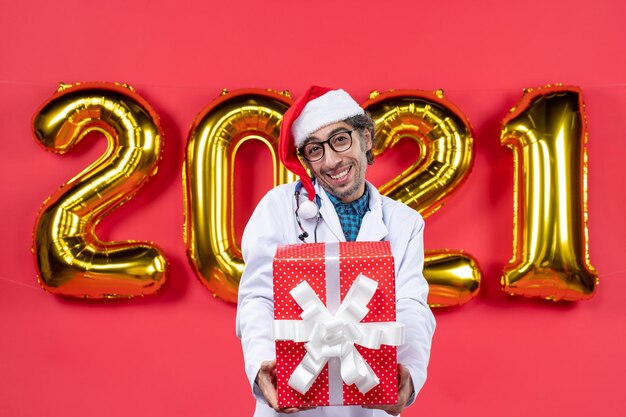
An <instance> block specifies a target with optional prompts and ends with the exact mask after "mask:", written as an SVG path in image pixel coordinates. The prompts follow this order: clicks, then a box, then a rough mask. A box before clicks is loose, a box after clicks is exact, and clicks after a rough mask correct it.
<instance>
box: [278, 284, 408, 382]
mask: <svg viewBox="0 0 626 417" xmlns="http://www.w3.org/2000/svg"><path fill="white" fill-rule="evenodd" d="M377 287H378V282H376V281H374V280H373V279H370V278H368V277H366V276H365V275H363V274H360V275H359V276H358V277H357V278H356V280H355V281H354V283H353V284H352V286H351V287H350V289H349V290H348V293H347V294H346V297H345V298H344V300H343V302H342V303H341V305H340V306H339V309H338V310H337V312H336V313H335V314H334V315H333V314H332V313H330V312H329V311H328V309H327V308H326V306H325V305H324V303H322V301H321V300H320V299H319V297H318V296H317V294H316V293H315V291H313V288H311V286H310V285H309V283H308V282H306V281H303V282H301V283H300V284H298V285H297V286H296V287H295V288H294V289H293V290H291V291H290V294H291V296H292V297H293V298H294V299H295V300H296V302H297V303H298V305H299V306H300V307H302V310H303V311H302V314H301V315H300V317H302V320H274V339H276V340H292V341H294V342H307V343H306V344H305V345H304V347H305V349H306V351H307V353H306V355H305V356H304V359H302V362H300V364H299V365H298V366H297V367H296V369H295V370H294V372H293V373H292V374H291V377H290V378H289V386H290V387H291V388H293V389H295V390H296V391H298V392H299V393H301V394H305V393H306V392H307V391H308V390H309V388H311V385H313V382H315V379H316V378H317V376H318V375H319V374H320V372H321V371H322V369H324V366H325V365H326V363H327V362H328V360H329V359H330V358H333V357H336V358H339V360H340V363H341V378H342V379H343V381H344V382H345V383H346V384H347V385H352V384H356V386H357V388H358V389H359V391H360V392H361V393H362V394H365V393H367V392H368V391H369V390H371V389H372V388H374V387H375V386H376V385H378V383H379V379H378V377H377V376H376V374H375V373H374V371H373V370H372V368H371V367H370V366H369V365H368V363H367V362H366V361H365V359H363V356H361V354H360V353H359V351H358V350H357V349H356V347H355V345H361V346H364V347H367V348H369V349H380V345H391V346H399V345H401V344H403V343H404V324H401V323H397V322H376V323H360V321H361V320H362V319H363V318H364V317H365V316H366V315H367V313H368V312H369V309H368V308H367V304H368V303H369V301H370V300H371V299H372V297H373V296H374V292H376V288H377Z"/></svg>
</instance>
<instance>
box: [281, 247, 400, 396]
mask: <svg viewBox="0 0 626 417" xmlns="http://www.w3.org/2000/svg"><path fill="white" fill-rule="evenodd" d="M273 267H274V339H276V379H277V381H276V383H277V389H278V405H279V406H281V407H308V406H324V405H376V404H396V403H397V401H398V366H397V353H396V346H399V345H401V344H402V343H404V326H403V325H401V324H399V323H397V322H396V303H395V300H396V295H395V276H394V262H393V256H392V254H391V248H390V245H389V242H338V243H326V244H324V243H308V244H307V243H305V244H298V245H284V246H279V247H278V249H277V250H276V255H275V257H274V264H273Z"/></svg>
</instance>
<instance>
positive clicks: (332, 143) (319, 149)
mask: <svg viewBox="0 0 626 417" xmlns="http://www.w3.org/2000/svg"><path fill="white" fill-rule="evenodd" d="M355 130H356V129H353V130H346V131H345V132H339V133H335V134H334V135H332V136H331V137H330V138H328V140H325V141H323V142H309V143H307V144H306V145H304V146H302V147H300V149H298V153H299V154H300V155H302V157H303V158H304V159H306V160H307V161H309V162H317V161H319V160H320V159H322V158H323V157H324V149H325V148H324V144H328V147H329V148H330V149H332V150H333V151H335V152H338V153H339V152H345V151H347V150H348V149H350V147H351V146H352V132H354V131H355Z"/></svg>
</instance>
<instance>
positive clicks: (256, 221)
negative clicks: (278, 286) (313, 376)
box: [236, 193, 288, 401]
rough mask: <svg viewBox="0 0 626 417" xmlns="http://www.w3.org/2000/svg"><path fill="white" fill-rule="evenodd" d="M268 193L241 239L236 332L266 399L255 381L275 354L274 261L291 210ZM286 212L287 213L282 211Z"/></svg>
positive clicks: (249, 369)
mask: <svg viewBox="0 0 626 417" xmlns="http://www.w3.org/2000/svg"><path fill="white" fill-rule="evenodd" d="M286 204H287V203H284V204H283V206H282V207H281V205H280V204H279V202H278V201H276V195H274V197H272V195H271V193H270V194H268V195H266V196H265V197H264V198H263V199H262V200H261V202H260V203H259V205H258V206H257V208H256V209H255V211H254V213H253V214H252V217H251V218H250V220H249V222H248V225H247V226H246V228H245V231H244V234H243V238H242V253H243V259H244V262H245V268H244V272H243V275H242V277H241V282H240V284H239V295H238V303H237V318H236V332H237V336H238V337H239V338H240V339H241V344H242V348H243V356H244V363H245V371H246V375H247V376H248V380H249V382H250V385H251V387H252V392H253V394H254V396H255V397H256V399H257V400H258V401H259V400H260V401H265V399H264V397H263V395H262V394H261V392H260V390H259V389H258V386H257V385H256V383H255V379H256V376H257V373H258V371H259V369H260V367H261V362H263V361H267V360H272V359H274V358H275V357H276V348H275V344H274V340H273V338H272V326H273V321H274V297H273V284H272V261H273V258H274V253H275V251H276V246H277V245H278V244H279V243H285V238H284V233H285V232H284V227H280V223H281V222H280V218H281V216H282V215H286V214H287V213H286V212H287V211H288V210H285V205H286ZM282 211H284V212H285V213H282V214H281V212H282Z"/></svg>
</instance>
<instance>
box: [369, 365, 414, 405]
mask: <svg viewBox="0 0 626 417" xmlns="http://www.w3.org/2000/svg"><path fill="white" fill-rule="evenodd" d="M412 394H413V380H412V379H411V374H410V373H409V370H408V369H406V367H404V366H403V365H401V364H398V403H397V404H394V405H367V406H363V408H370V409H374V408H375V409H378V410H384V411H385V412H386V413H387V414H390V415H392V416H397V415H398V414H400V413H401V412H402V410H403V409H404V407H405V406H406V403H407V402H409V399H410V398H411V395H412Z"/></svg>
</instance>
